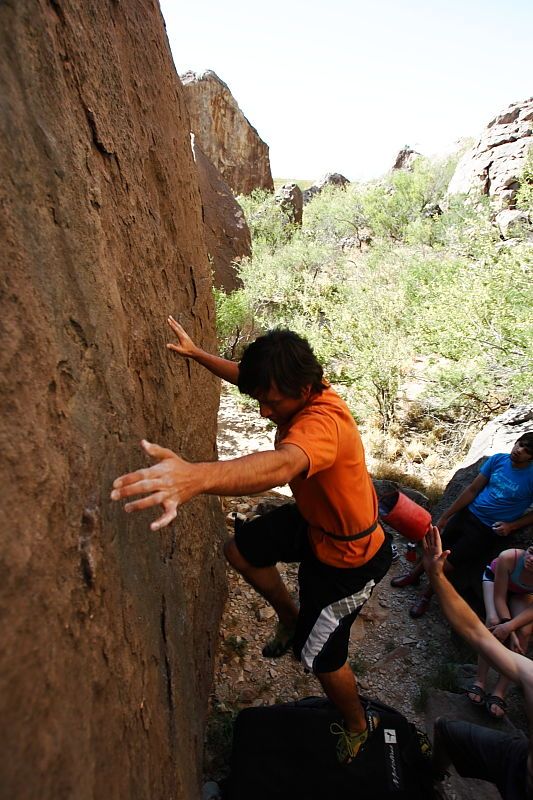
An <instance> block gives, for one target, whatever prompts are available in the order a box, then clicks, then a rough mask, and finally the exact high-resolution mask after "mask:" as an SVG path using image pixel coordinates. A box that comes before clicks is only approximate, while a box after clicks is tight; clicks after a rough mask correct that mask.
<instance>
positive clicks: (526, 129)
mask: <svg viewBox="0 0 533 800" xmlns="http://www.w3.org/2000/svg"><path fill="white" fill-rule="evenodd" d="M532 146H533V97H530V98H529V100H524V101H523V102H521V103H512V104H511V105H510V106H509V107H508V108H507V109H505V111H503V112H502V113H501V114H498V116H497V117H495V118H494V119H493V120H491V121H490V122H489V124H488V125H487V127H486V128H485V130H484V131H483V132H482V134H481V136H480V138H479V140H478V142H477V143H476V144H475V146H474V147H473V148H472V149H471V150H468V151H467V152H466V153H465V154H464V156H463V157H462V158H461V160H460V161H459V163H458V164H457V167H456V170H455V172H454V174H453V177H452V179H451V181H450V185H449V187H448V194H450V195H451V194H469V193H470V192H477V193H481V194H485V195H488V196H489V197H490V198H491V200H492V201H493V203H494V205H495V206H496V207H498V208H501V207H506V206H509V205H510V206H512V205H513V202H514V197H515V195H516V192H517V189H518V188H519V186H520V176H521V174H522V171H523V169H524V166H525V160H526V156H527V153H528V151H529V148H530V147H532Z"/></svg>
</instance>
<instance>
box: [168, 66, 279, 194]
mask: <svg viewBox="0 0 533 800" xmlns="http://www.w3.org/2000/svg"><path fill="white" fill-rule="evenodd" d="M181 80H182V83H183V88H184V89H185V97H186V100H187V108H188V110H189V115H190V118H191V130H192V132H193V133H194V134H195V136H196V138H197V140H198V143H199V145H200V147H201V148H202V150H203V151H204V153H205V154H206V155H207V157H208V158H209V160H210V161H211V162H212V163H213V164H214V165H215V167H216V168H217V169H218V171H219V172H220V174H221V175H222V177H223V178H224V180H225V181H226V183H227V184H228V185H229V186H230V188H231V189H232V190H233V191H234V192H235V193H236V194H250V192H252V191H253V190H254V189H267V190H268V191H273V190H274V183H273V181H272V173H271V171H270V159H269V155H268V145H267V144H265V142H263V140H262V139H261V138H260V137H259V134H258V133H257V131H256V129H255V128H254V127H253V126H252V125H251V124H250V123H249V122H248V120H247V119H246V117H245V116H244V114H243V113H242V111H241V109H240V108H239V106H238V105H237V102H236V101H235V98H234V97H233V95H232V94H231V92H230V90H229V88H228V86H227V85H226V84H225V83H224V81H221V80H220V78H219V77H218V75H216V74H215V73H214V72H212V71H211V70H207V71H206V72H202V73H195V72H186V73H185V74H183V75H181Z"/></svg>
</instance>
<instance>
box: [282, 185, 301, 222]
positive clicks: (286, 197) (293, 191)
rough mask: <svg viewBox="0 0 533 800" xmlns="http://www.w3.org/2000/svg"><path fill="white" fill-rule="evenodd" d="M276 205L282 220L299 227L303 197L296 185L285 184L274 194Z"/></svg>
mask: <svg viewBox="0 0 533 800" xmlns="http://www.w3.org/2000/svg"><path fill="white" fill-rule="evenodd" d="M276 203H277V204H278V206H279V207H280V209H281V212H282V214H283V217H284V220H285V221H286V222H287V223H288V224H290V225H301V224H302V218H303V207H304V201H303V195H302V190H301V189H300V187H299V186H298V184H297V183H285V184H284V185H283V186H280V188H279V189H278V190H277V192H276Z"/></svg>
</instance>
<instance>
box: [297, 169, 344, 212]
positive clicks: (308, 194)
mask: <svg viewBox="0 0 533 800" xmlns="http://www.w3.org/2000/svg"><path fill="white" fill-rule="evenodd" d="M349 183H350V181H349V180H348V178H345V177H344V175H341V173H340V172H328V173H327V174H326V175H324V177H323V178H320V180H318V181H317V182H316V183H314V184H313V185H312V186H310V187H309V189H306V190H305V191H304V193H303V200H304V205H305V204H306V203H308V202H309V201H310V200H312V199H313V197H314V196H315V195H317V194H320V192H321V191H322V189H323V188H324V187H325V186H337V187H339V188H341V189H343V188H344V187H345V186H347V185H348V184H349Z"/></svg>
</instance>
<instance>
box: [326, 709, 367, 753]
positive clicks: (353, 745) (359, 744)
mask: <svg viewBox="0 0 533 800" xmlns="http://www.w3.org/2000/svg"><path fill="white" fill-rule="evenodd" d="M365 716H366V728H365V730H364V731H361V733H353V732H352V731H348V730H346V728H345V727H344V725H340V724H339V723H338V722H332V723H331V725H330V728H329V729H330V731H331V733H332V734H333V735H334V736H338V737H339V739H338V741H337V761H338V762H339V764H349V763H350V762H351V761H353V760H354V758H356V757H357V756H358V754H359V753H360V752H361V750H362V748H363V746H364V745H365V744H366V742H367V741H368V739H369V737H370V736H371V735H372V734H373V733H374V731H375V730H376V728H377V727H378V725H379V715H378V714H377V713H376V712H375V711H371V710H370V709H367V710H366V712H365Z"/></svg>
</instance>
